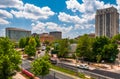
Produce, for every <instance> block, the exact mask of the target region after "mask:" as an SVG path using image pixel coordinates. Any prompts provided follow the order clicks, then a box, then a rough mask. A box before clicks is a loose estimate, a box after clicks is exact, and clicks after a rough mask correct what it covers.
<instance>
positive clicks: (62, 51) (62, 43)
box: [55, 39, 69, 57]
mask: <svg viewBox="0 0 120 79" xmlns="http://www.w3.org/2000/svg"><path fill="white" fill-rule="evenodd" d="M57 46H58V47H57ZM57 46H56V47H55V49H57V50H56V51H58V57H66V56H67V55H68V53H69V52H68V50H69V41H68V39H62V40H59V42H58V45H57Z"/></svg>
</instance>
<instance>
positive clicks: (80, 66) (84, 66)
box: [77, 64, 89, 69]
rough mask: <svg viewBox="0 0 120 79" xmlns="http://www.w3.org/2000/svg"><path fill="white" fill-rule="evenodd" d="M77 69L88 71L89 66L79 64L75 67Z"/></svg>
mask: <svg viewBox="0 0 120 79" xmlns="http://www.w3.org/2000/svg"><path fill="white" fill-rule="evenodd" d="M77 68H81V69H89V66H88V65H87V64H80V65H77Z"/></svg>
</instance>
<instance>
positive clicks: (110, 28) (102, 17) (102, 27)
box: [95, 7, 119, 38]
mask: <svg viewBox="0 0 120 79" xmlns="http://www.w3.org/2000/svg"><path fill="white" fill-rule="evenodd" d="M118 33H119V13H118V12H117V9H116V8H114V7H110V8H105V9H99V10H97V11H96V16H95V36H107V37H110V38H111V37H113V36H114V35H116V34H118Z"/></svg>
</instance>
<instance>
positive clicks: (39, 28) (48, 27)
mask: <svg viewBox="0 0 120 79" xmlns="http://www.w3.org/2000/svg"><path fill="white" fill-rule="evenodd" d="M72 29H73V27H72V26H69V27H62V26H60V25H58V24H56V23H53V22H46V23H42V22H39V23H37V24H36V25H33V26H32V31H33V32H36V33H43V32H48V31H62V33H67V32H69V31H71V30H72Z"/></svg>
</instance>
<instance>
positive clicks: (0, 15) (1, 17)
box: [0, 9, 13, 25]
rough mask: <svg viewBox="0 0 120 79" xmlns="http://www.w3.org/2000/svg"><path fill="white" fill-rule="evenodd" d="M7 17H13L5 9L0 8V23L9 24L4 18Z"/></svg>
mask: <svg viewBox="0 0 120 79" xmlns="http://www.w3.org/2000/svg"><path fill="white" fill-rule="evenodd" d="M8 18H13V15H12V14H11V13H9V12H7V11H6V10H2V9H0V24H2V25H4V24H9V23H10V22H8V21H7V20H6V19H8Z"/></svg>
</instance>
